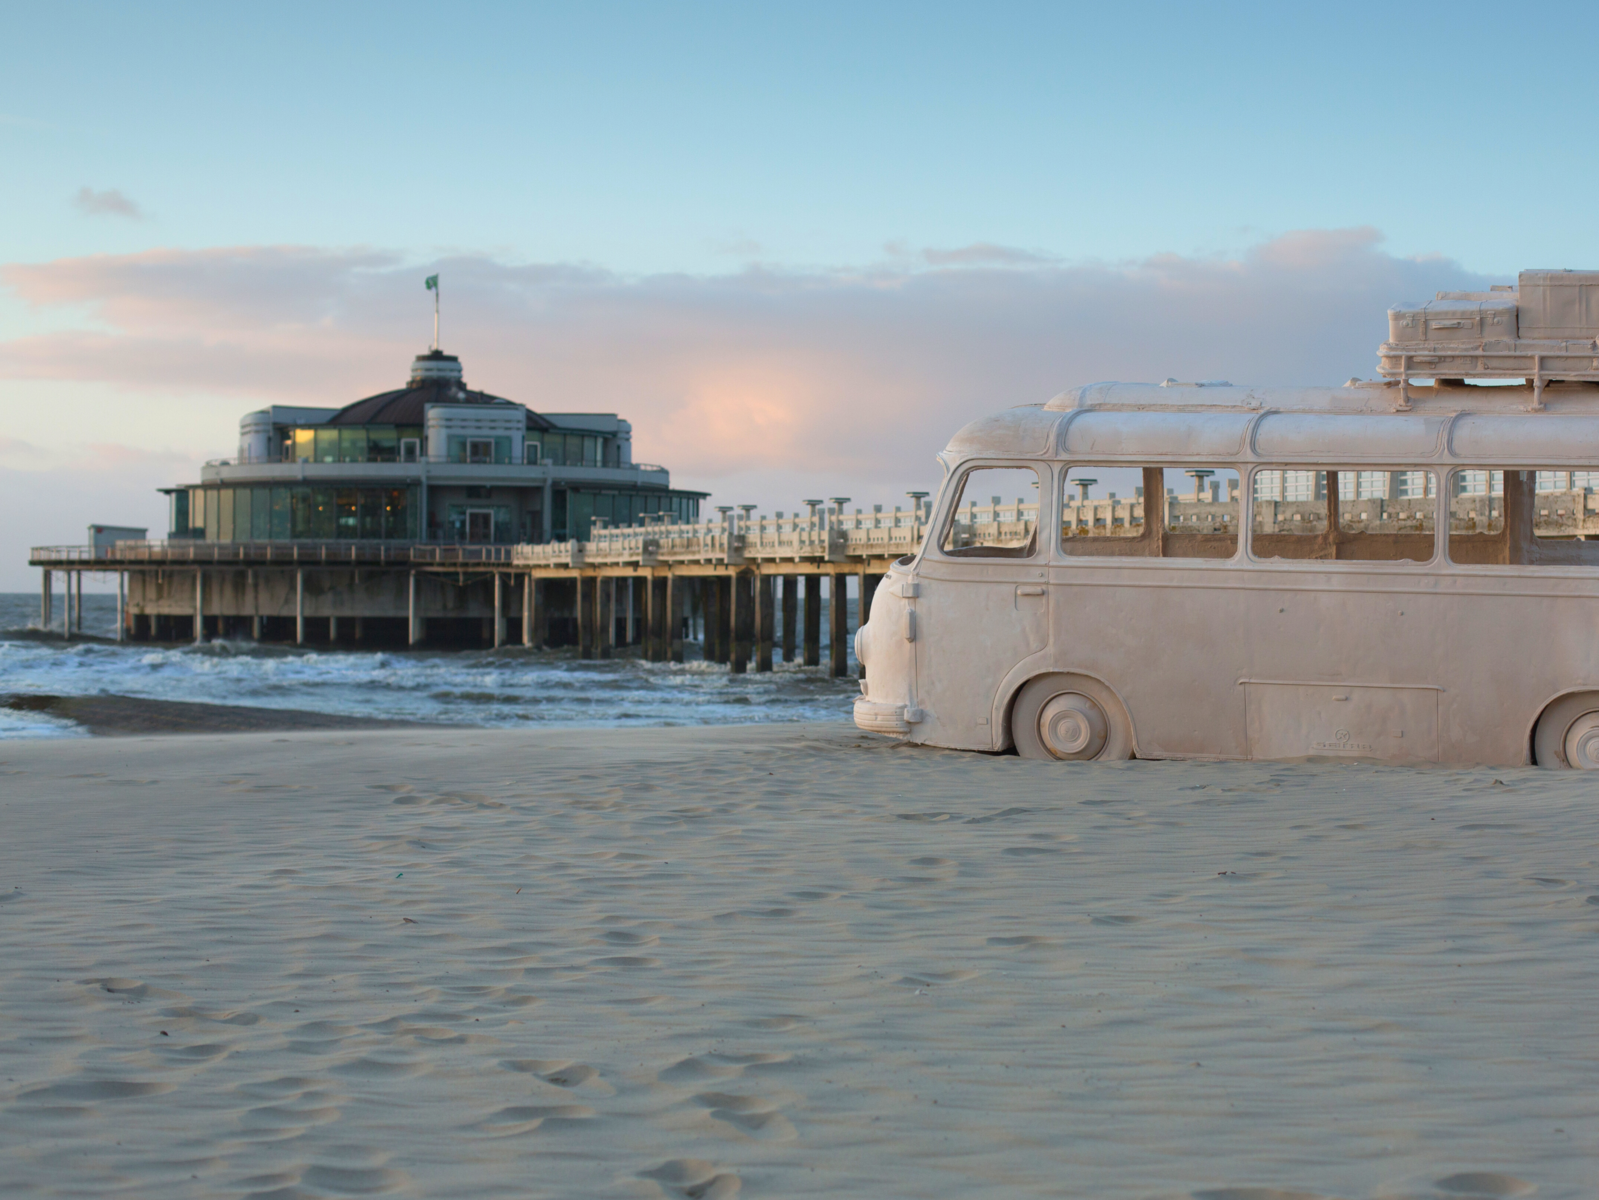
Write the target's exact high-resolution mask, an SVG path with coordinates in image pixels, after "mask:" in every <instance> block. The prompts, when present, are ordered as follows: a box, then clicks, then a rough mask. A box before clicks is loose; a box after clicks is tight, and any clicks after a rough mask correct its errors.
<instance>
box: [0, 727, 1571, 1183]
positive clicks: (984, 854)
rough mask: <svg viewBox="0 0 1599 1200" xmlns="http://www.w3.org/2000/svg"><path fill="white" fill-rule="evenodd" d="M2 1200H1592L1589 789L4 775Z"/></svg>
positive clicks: (834, 761)
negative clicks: (511, 1199)
mask: <svg viewBox="0 0 1599 1200" xmlns="http://www.w3.org/2000/svg"><path fill="white" fill-rule="evenodd" d="M0 830H3V834H4V836H3V838H0V939H3V942H0V944H3V945H4V948H5V953H4V954H3V955H0V1016H3V1020H0V1066H3V1068H4V1069H3V1078H0V1131H3V1137H0V1179H4V1180H5V1181H7V1182H6V1188H5V1189H4V1190H6V1192H7V1194H8V1195H40V1196H90V1195H92V1196H107V1195H138V1196H153V1195H159V1196H163V1197H210V1196H241V1195H246V1196H276V1197H295V1196H346V1195H397V1196H416V1197H442V1196H449V1197H478V1196H482V1197H500V1196H529V1195H531V1196H552V1197H554V1196H560V1197H567V1196H597V1197H610V1196H615V1197H662V1196H664V1197H679V1196H689V1197H698V1198H710V1200H718V1198H723V1197H729V1196H733V1195H740V1196H746V1197H754V1196H800V1195H816V1196H823V1195H826V1196H896V1197H897V1196H927V1197H946V1196H947V1197H957V1196H959V1197H969V1196H974V1195H981V1196H1091V1197H1193V1196H1197V1197H1205V1198H1207V1200H1288V1198H1290V1197H1430V1198H1434V1200H1437V1198H1441V1197H1453V1198H1456V1200H1458V1198H1459V1197H1462V1196H1516V1195H1536V1196H1538V1197H1544V1198H1547V1197H1578V1196H1590V1195H1592V1194H1593V1192H1594V1184H1595V1180H1596V1178H1599V1175H1596V1167H1595V1162H1596V1151H1599V1086H1596V1082H1599V1021H1595V1019H1594V1016H1593V1005H1594V997H1595V996H1596V995H1599V861H1596V859H1599V789H1596V788H1595V786H1594V784H1593V782H1592V781H1591V780H1590V779H1586V778H1582V777H1579V776H1576V775H1573V774H1564V775H1560V774H1555V773H1552V772H1537V771H1533V770H1523V771H1464V770H1433V771H1406V770H1398V769H1385V768H1377V767H1371V766H1361V765H1358V764H1347V763H1345V764H1296V765H1280V764H1253V765H1196V764H1177V763H1127V764H1120V765H1112V766H1092V765H1089V766H1077V767H1068V766H1055V765H1051V764H1036V763H1028V762H1022V761H1020V760H1017V759H1014V758H990V757H985V756H980V755H967V754H955V753H946V752H939V751H928V750H923V749H916V748H910V747H903V746H898V745H896V744H893V743H890V742H887V741H883V740H880V739H875V738H870V737H866V736H863V735H858V734H855V733H853V732H852V731H850V730H848V729H847V728H845V727H842V726H816V725H810V726H794V725H788V726H768V727H743V728H726V729H653V730H642V731H641V730H604V731H573V730H552V731H540V732H486V731H480V730H469V729H411V730H404V731H400V730H395V731H379V732H366V731H362V732H349V733H332V732H312V733H281V734H241V735H223V736H214V737H185V736H164V737H146V738H133V737H123V738H110V739H99V740H97V739H83V740H76V741H74V740H68V741H61V740H55V741H44V740H41V741H35V742H13V743H8V744H5V745H4V746H0Z"/></svg>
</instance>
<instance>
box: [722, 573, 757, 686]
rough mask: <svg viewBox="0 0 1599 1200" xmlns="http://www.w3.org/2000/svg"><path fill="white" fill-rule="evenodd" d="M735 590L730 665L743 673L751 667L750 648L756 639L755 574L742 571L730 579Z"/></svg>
mask: <svg viewBox="0 0 1599 1200" xmlns="http://www.w3.org/2000/svg"><path fill="white" fill-rule="evenodd" d="M729 582H730V583H731V584H732V590H733V604H732V609H733V630H732V632H733V647H732V649H733V653H732V656H731V658H730V659H729V660H728V666H730V667H731V668H732V670H733V674H735V675H742V674H744V672H746V671H748V670H749V667H750V649H751V644H752V643H753V642H754V640H755V576H754V575H753V574H751V573H750V572H748V571H740V572H739V573H738V574H737V575H735V576H733V578H732V579H731V580H730V581H729Z"/></svg>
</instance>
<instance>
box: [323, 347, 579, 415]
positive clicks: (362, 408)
mask: <svg viewBox="0 0 1599 1200" xmlns="http://www.w3.org/2000/svg"><path fill="white" fill-rule="evenodd" d="M429 404H510V405H515V406H516V407H517V408H520V409H522V411H523V412H525V413H527V427H528V428H529V429H553V428H555V426H554V425H552V424H551V423H550V422H549V421H546V420H545V419H544V418H543V417H541V416H539V415H538V413H536V412H534V411H533V410H532V409H530V408H528V407H527V406H526V405H523V404H517V403H516V401H514V400H507V399H505V398H504V397H503V396H494V395H490V394H489V393H488V392H474V391H472V390H471V389H470V388H468V387H466V386H465V384H464V383H463V382H462V381H461V360H460V359H459V358H457V357H456V356H455V355H453V354H445V353H443V352H442V351H439V350H432V351H429V352H428V353H427V354H418V355H417V356H416V360H415V361H414V362H413V363H412V364H411V381H410V382H409V383H408V384H407V385H406V386H405V387H403V388H396V389H395V390H394V391H392V392H379V393H378V394H377V395H375V396H368V397H366V399H364V400H357V401H356V402H355V403H354V404H346V405H345V406H344V407H343V408H341V409H339V411H338V412H336V413H334V414H333V416H331V417H330V418H328V420H327V422H326V424H328V425H421V424H422V423H423V422H424V421H425V420H426V419H427V406H428V405H429Z"/></svg>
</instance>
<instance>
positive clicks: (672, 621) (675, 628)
mask: <svg viewBox="0 0 1599 1200" xmlns="http://www.w3.org/2000/svg"><path fill="white" fill-rule="evenodd" d="M661 586H662V588H663V589H664V590H665V592H666V603H665V604H664V605H662V608H663V609H664V611H665V614H666V637H665V639H664V640H665V646H664V647H663V648H664V649H665V651H666V661H667V662H675V663H680V662H682V661H683V608H684V605H683V601H684V599H685V598H686V592H687V589H686V588H685V587H684V586H683V583H682V581H681V580H679V579H677V578H675V577H673V576H672V575H668V576H667V577H666V578H665V579H663V580H661Z"/></svg>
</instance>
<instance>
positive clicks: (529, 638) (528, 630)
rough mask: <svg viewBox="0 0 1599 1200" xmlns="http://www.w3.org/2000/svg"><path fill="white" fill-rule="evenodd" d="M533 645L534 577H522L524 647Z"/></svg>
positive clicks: (529, 574) (527, 575)
mask: <svg viewBox="0 0 1599 1200" xmlns="http://www.w3.org/2000/svg"><path fill="white" fill-rule="evenodd" d="M532 644H533V575H532V572H529V573H528V574H526V575H524V576H523V577H522V645H524V646H531V645H532Z"/></svg>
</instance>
